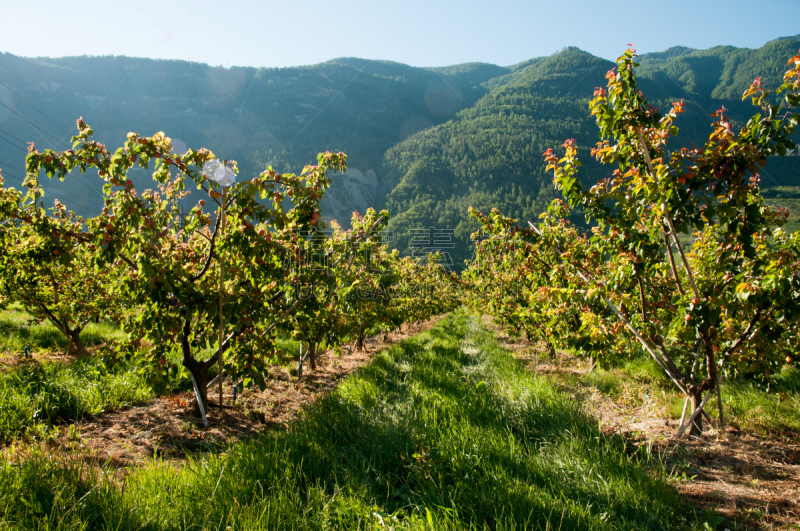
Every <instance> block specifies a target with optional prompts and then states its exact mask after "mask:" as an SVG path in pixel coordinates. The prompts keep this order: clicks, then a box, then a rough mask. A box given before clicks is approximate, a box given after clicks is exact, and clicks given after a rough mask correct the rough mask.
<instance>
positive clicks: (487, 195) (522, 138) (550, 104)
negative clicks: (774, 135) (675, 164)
mask: <svg viewBox="0 0 800 531" xmlns="http://www.w3.org/2000/svg"><path fill="white" fill-rule="evenodd" d="M797 46H798V40H797V38H786V39H779V40H775V41H772V42H770V43H768V44H767V45H765V46H764V47H762V48H760V49H758V50H748V49H738V48H733V47H730V46H728V47H717V48H713V49H710V50H691V49H688V48H672V49H670V50H667V51H665V52H662V53H658V54H646V55H643V56H642V57H641V66H640V86H641V89H642V91H643V92H644V93H645V94H646V95H647V97H648V98H649V101H650V102H651V104H653V105H655V106H656V107H658V108H662V109H668V108H669V105H670V104H671V102H673V101H676V100H680V99H684V100H685V102H686V106H685V109H686V112H685V113H684V114H683V115H681V116H680V118H679V120H678V122H677V125H678V127H679V129H680V139H681V141H682V142H683V143H684V145H686V144H688V143H690V142H696V143H698V144H699V143H701V142H702V141H703V140H704V139H705V137H706V136H707V135H708V133H709V132H710V131H711V129H710V124H711V120H712V118H711V117H710V116H709V115H710V114H711V113H713V112H715V111H716V110H717V109H719V108H721V107H722V106H723V105H724V106H725V107H726V108H728V109H729V110H730V111H729V113H728V115H729V116H730V119H731V121H732V122H733V124H734V126H741V125H743V124H744V123H745V122H746V121H747V119H749V118H750V116H751V115H752V114H754V109H753V107H752V106H751V105H750V102H749V101H746V102H742V101H741V94H742V93H743V92H744V91H745V89H746V88H747V87H748V86H749V85H750V83H751V82H752V81H753V79H754V78H755V77H757V76H758V75H761V76H763V77H762V80H763V82H764V84H765V86H768V87H771V88H774V87H777V86H778V84H779V83H780V81H781V76H782V73H783V71H784V70H785V66H786V60H787V59H788V58H789V57H791V56H792V55H793V54H794V53H796V51H797ZM613 66H614V64H613V63H612V62H610V61H605V60H602V59H598V58H596V57H594V56H592V55H590V54H588V53H586V52H583V51H581V50H578V49H575V48H569V49H566V50H563V51H561V52H560V53H558V54H556V55H553V56H551V57H547V58H542V59H538V60H532V61H529V62H527V63H523V64H522V65H518V66H517V67H511V70H512V71H511V72H510V73H508V74H506V75H504V76H501V77H498V78H494V79H492V80H490V81H488V82H486V83H484V86H486V87H487V88H490V89H491V91H490V92H489V93H488V94H487V95H486V96H484V97H483V98H481V99H480V100H478V101H477V102H476V103H475V104H474V105H473V106H472V107H470V108H469V109H465V110H463V111H461V112H459V113H458V115H457V116H456V118H455V119H454V120H452V121H449V122H447V123H445V124H442V125H438V126H434V127H431V128H429V129H426V130H424V131H421V132H419V133H417V134H415V135H413V136H411V137H410V138H408V139H406V140H405V141H403V142H402V143H400V144H398V145H396V146H394V147H392V148H391V149H390V150H389V151H388V152H387V154H386V161H387V164H388V167H389V172H397V173H398V174H401V175H402V178H401V179H400V182H399V184H398V185H397V186H396V187H395V188H394V189H393V190H392V192H391V193H390V194H389V196H388V197H387V208H388V209H389V210H390V211H391V212H393V213H395V214H396V215H395V217H394V218H393V219H392V221H391V223H390V227H391V228H393V229H394V230H395V234H396V235H397V242H398V246H399V248H401V249H403V250H406V251H407V252H411V249H409V248H408V245H409V244H410V236H408V235H407V234H408V229H411V228H416V227H427V226H431V225H432V226H436V227H447V228H453V229H455V235H456V237H455V240H456V249H454V250H453V251H452V254H453V261H454V263H456V264H460V263H461V261H462V260H464V259H465V258H468V257H469V252H470V251H469V246H468V239H469V235H470V234H471V233H472V232H473V231H475V230H476V229H477V224H476V222H474V221H473V220H470V219H468V215H467V209H468V207H469V206H473V207H475V208H476V209H478V210H481V211H484V212H488V211H489V210H490V209H491V208H492V207H497V208H498V209H500V210H501V211H502V212H503V213H504V214H506V215H508V216H510V217H513V218H517V219H520V220H522V221H525V220H529V219H530V220H535V219H536V218H538V215H539V214H540V213H541V212H542V211H543V210H544V209H545V208H546V206H547V204H548V203H549V202H550V200H551V199H552V198H553V197H555V196H556V194H557V192H556V191H555V190H554V189H553V186H552V183H551V178H550V177H548V176H546V175H545V165H544V164H543V163H542V161H541V160H542V159H541V154H542V152H544V151H545V149H547V148H550V147H558V146H560V145H561V144H562V143H563V142H564V140H565V139H567V138H574V139H576V140H577V144H578V146H579V149H578V152H579V155H580V158H581V160H582V162H583V164H584V168H583V169H582V171H581V178H582V179H584V180H586V181H594V180H596V179H598V178H599V177H600V176H601V175H603V174H602V173H601V172H602V171H603V170H602V169H601V168H600V166H599V165H598V164H596V163H595V161H594V160H592V159H591V157H590V156H589V150H590V148H591V147H593V146H594V144H595V143H596V142H597V127H596V126H595V124H594V119H593V118H592V117H591V116H590V115H589V105H588V104H589V100H590V98H591V97H592V93H593V91H594V87H598V86H604V85H605V74H606V72H607V71H608V70H609V69H610V68H612V67H613ZM678 147H679V146H678ZM762 178H763V183H764V185H765V186H775V185H798V184H800V157H786V158H783V159H780V158H776V159H775V160H773V161H770V163H769V165H768V166H767V169H766V171H765V172H764V174H763V175H762Z"/></svg>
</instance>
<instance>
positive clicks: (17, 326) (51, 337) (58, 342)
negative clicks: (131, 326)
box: [0, 305, 124, 354]
mask: <svg viewBox="0 0 800 531" xmlns="http://www.w3.org/2000/svg"><path fill="white" fill-rule="evenodd" d="M123 336H124V334H123V332H122V331H121V330H120V329H119V328H118V327H116V326H114V325H113V324H109V323H99V324H97V323H89V324H88V325H87V326H86V328H85V329H84V331H83V332H82V333H81V339H82V340H83V343H84V345H86V346H87V347H91V346H94V345H99V344H101V343H107V342H110V341H112V340H115V339H122V338H123ZM67 343H68V339H67V338H66V337H65V336H64V334H63V333H61V331H60V330H58V329H57V328H56V327H55V326H53V325H52V324H51V323H50V322H48V321H44V322H42V323H36V322H33V317H32V316H31V315H30V314H29V313H28V312H26V311H24V310H22V309H21V308H20V307H19V306H17V305H12V306H10V307H9V308H7V309H5V310H2V311H0V352H11V353H18V354H21V353H23V352H24V351H25V347H26V346H30V348H31V351H34V352H36V351H39V350H47V351H54V350H60V351H63V350H64V349H66V348H67Z"/></svg>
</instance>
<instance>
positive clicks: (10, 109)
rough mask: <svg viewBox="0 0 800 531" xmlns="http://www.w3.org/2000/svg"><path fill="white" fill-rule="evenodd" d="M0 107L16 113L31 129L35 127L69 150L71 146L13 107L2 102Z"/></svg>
mask: <svg viewBox="0 0 800 531" xmlns="http://www.w3.org/2000/svg"><path fill="white" fill-rule="evenodd" d="M0 105H2V106H3V107H5V108H6V109H8V110H9V111H11V112H13V113H14V114H16V115H17V116H19V117H20V118H22V119H23V120H25V121H26V122H27V123H28V124H29V125H30V126H31V127H34V128H36V129H38V130H39V131H41V132H42V133H44V134H46V135H47V136H49V137H50V138H52V139H53V140H55V141H56V142H58V143H59V144H61V145H62V146H64V147H66V148H67V149H69V146H67V145H66V144H65V143H64V142H62V141H61V140H59V139H57V138H56V137H54V136H53V135H51V134H50V133H48V132H47V131H45V130H44V129H42V128H41V127H39V126H38V125H36V124H35V123H33V122H31V121H30V120H28V119H27V118H25V117H24V116H22V115H21V114H20V113H18V112H17V111H16V110H15V109H13V108H12V107H9V106H8V105H6V104H5V103H3V102H2V101H0Z"/></svg>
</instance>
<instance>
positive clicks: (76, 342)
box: [67, 328, 89, 356]
mask: <svg viewBox="0 0 800 531" xmlns="http://www.w3.org/2000/svg"><path fill="white" fill-rule="evenodd" d="M67 335H68V336H69V339H70V341H69V353H70V354H72V355H73V356H78V355H80V354H83V353H87V354H88V352H89V351H88V350H86V346H85V345H84V344H83V341H81V330H80V329H79V328H76V329H75V330H70V331H69V332H68V333H67Z"/></svg>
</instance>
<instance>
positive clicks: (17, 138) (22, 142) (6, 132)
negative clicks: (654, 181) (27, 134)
mask: <svg viewBox="0 0 800 531" xmlns="http://www.w3.org/2000/svg"><path fill="white" fill-rule="evenodd" d="M0 131H2V132H4V133H5V134H7V135H8V136H10V137H11V138H13V139H14V140H16V141H18V142H19V143H20V144H22V145H23V146H27V142H25V141H24V140H22V139H21V138H19V137H16V136H14V135H12V134H11V133H9V132H8V131H6V130H5V129H0ZM25 149H26V151H27V148H25Z"/></svg>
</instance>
